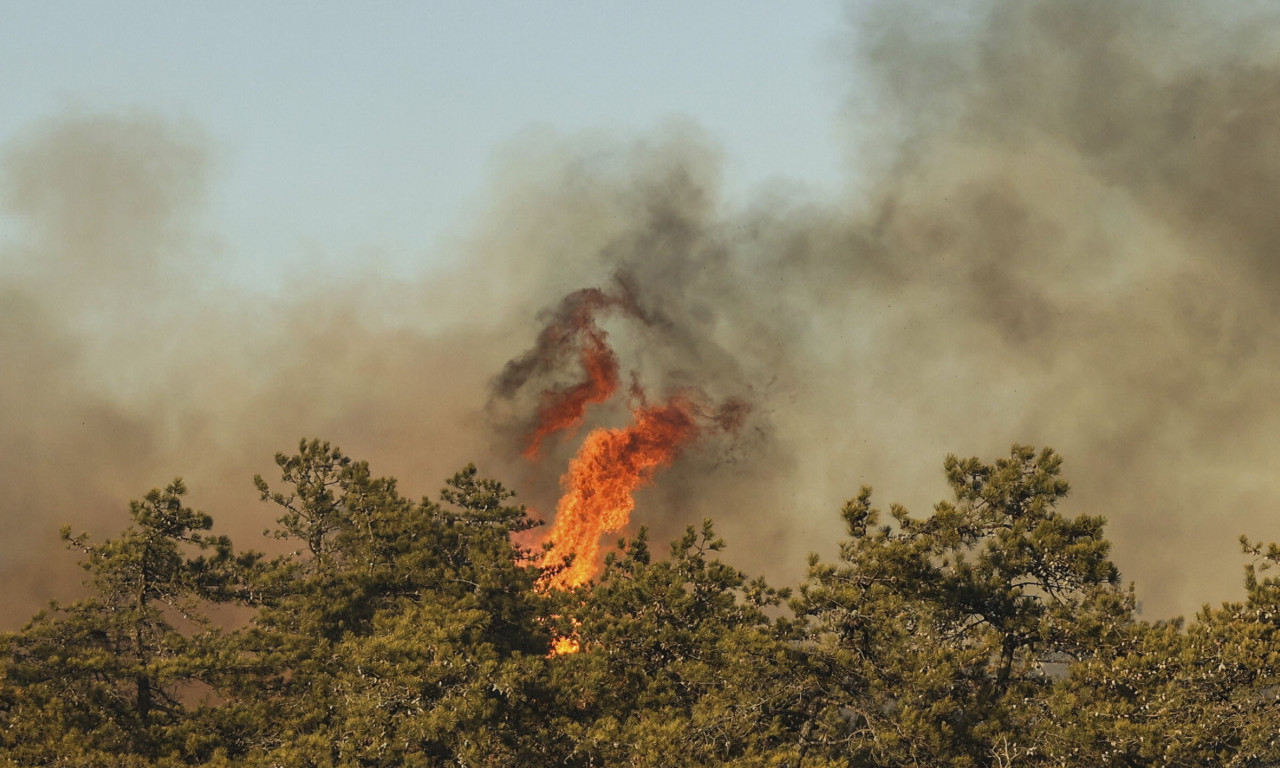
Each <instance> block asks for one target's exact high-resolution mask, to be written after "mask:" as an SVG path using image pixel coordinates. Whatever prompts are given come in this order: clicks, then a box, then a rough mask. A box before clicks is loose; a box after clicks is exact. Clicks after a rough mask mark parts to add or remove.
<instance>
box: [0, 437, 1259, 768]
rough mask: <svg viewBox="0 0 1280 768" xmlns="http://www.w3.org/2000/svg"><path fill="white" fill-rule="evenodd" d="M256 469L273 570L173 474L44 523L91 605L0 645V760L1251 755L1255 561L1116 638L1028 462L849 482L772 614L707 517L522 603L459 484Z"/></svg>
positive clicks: (1025, 452)
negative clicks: (137, 493)
mask: <svg viewBox="0 0 1280 768" xmlns="http://www.w3.org/2000/svg"><path fill="white" fill-rule="evenodd" d="M276 465H277V467H278V469H279V474H280V479H279V481H278V483H277V485H275V486H273V485H271V484H269V483H268V482H267V481H265V480H263V479H262V478H261V477H257V478H255V479H254V482H255V484H256V486H257V488H258V490H259V493H260V494H261V497H262V499H263V501H264V502H266V503H267V504H268V505H269V508H270V509H272V510H273V513H272V514H273V515H274V517H275V526H274V527H273V528H271V529H270V530H269V531H268V535H269V536H272V537H274V538H276V539H278V540H280V541H283V542H285V543H286V544H289V545H292V546H291V551H290V552H288V553H287V554H285V555H282V556H279V557H275V558H266V557H263V556H262V555H260V554H258V553H255V552H252V551H237V550H236V549H235V548H234V547H233V546H232V544H231V542H230V541H228V540H227V539H226V538H225V537H221V536H215V535H213V534H212V533H210V531H211V530H212V520H211V519H210V518H209V516H207V515H205V514H203V513H200V512H197V511H195V510H193V509H191V508H189V507H187V506H185V505H184V503H183V497H184V495H185V494H186V488H185V486H184V485H183V484H182V482H181V481H180V480H179V481H175V482H174V483H172V484H171V485H169V486H168V487H166V488H164V489H157V490H153V491H151V492H150V493H148V494H147V495H146V496H145V497H144V498H143V499H142V500H141V501H136V502H133V503H132V504H131V505H130V509H129V514H130V524H129V526H128V527H127V528H126V529H125V530H124V532H122V533H121V534H120V535H119V536H118V537H116V538H113V539H108V540H106V541H103V542H100V543H95V542H93V541H91V540H90V539H89V538H88V537H87V536H85V535H79V536H72V535H71V534H70V532H69V531H65V532H64V539H65V540H66V542H67V544H68V546H69V547H70V548H72V549H74V550H77V551H79V552H80V553H81V554H82V557H83V559H82V562H81V564H82V566H83V567H84V568H85V570H86V584H87V586H88V588H89V590H90V596H89V597H87V598H86V599H84V600H81V601H79V602H76V603H72V604H70V605H66V606H61V605H57V604H54V605H52V606H51V607H50V608H49V609H48V610H47V611H44V612H42V613H40V614H38V615H37V616H36V617H34V618H33V619H32V621H31V622H30V623H29V624H28V625H27V626H26V627H25V628H24V629H22V630H21V631H19V632H16V633H12V634H10V635H7V636H4V637H3V638H0V671H2V673H3V674H2V676H0V766H4V765H24V766H25V765H49V766H98V765H101V766H139V767H141V766H196V765H200V766H219V767H222V768H225V767H229V766H298V767H302V766H510V765H522V766H614V765H628V766H664V767H666V766H705V765H724V766H739V767H746V766H794V767H800V766H806V767H809V768H833V767H835V766H956V767H960V766H1011V765H1019V766H1080V767H1081V768H1083V767H1084V766H1204V765H1223V766H1264V765H1276V764H1280V740H1278V739H1277V736H1276V734H1277V733H1280V577H1276V576H1274V575H1272V573H1271V569H1272V568H1273V567H1275V566H1277V565H1280V547H1277V546H1276V545H1274V544H1271V545H1267V544H1262V543H1255V542H1252V541H1251V540H1248V539H1244V540H1242V547H1243V549H1244V552H1245V554H1246V556H1247V557H1249V558H1251V562H1250V563H1249V564H1247V565H1246V568H1245V578H1244V588H1245V599H1244V600H1243V601H1241V602H1235V603H1227V604H1224V605H1222V606H1220V607H1217V608H1213V607H1208V606H1206V607H1205V608H1204V609H1203V610H1202V611H1201V612H1200V613H1199V614H1197V615H1196V616H1195V617H1193V618H1192V620H1191V621H1189V622H1184V621H1182V620H1177V621H1171V622H1156V623H1148V622H1143V621H1139V620H1137V619H1136V618H1135V617H1134V615H1133V611H1132V606H1133V597H1132V593H1131V591H1129V590H1126V589H1124V588H1122V587H1121V586H1120V585H1119V576H1118V573H1117V571H1116V568H1115V566H1114V565H1113V564H1112V563H1111V561H1110V559H1109V558H1110V545H1109V543H1108V542H1107V541H1106V539H1105V537H1104V535H1103V528H1104V523H1103V520H1102V519H1101V518H1098V517H1094V516H1090V515H1087V514H1081V515H1075V516H1068V515H1066V514H1064V513H1063V512H1062V511H1060V509H1059V507H1060V505H1061V504H1062V502H1063V500H1064V499H1065V497H1066V495H1067V492H1068V486H1067V483H1066V482H1065V480H1063V479H1062V477H1061V468H1062V461H1061V459H1060V458H1059V457H1058V456H1057V454H1055V453H1054V452H1053V451H1051V450H1048V449H1044V450H1040V451H1036V450H1033V449H1031V448H1028V447H1025V446H1014V447H1013V449H1012V451H1011V452H1010V454H1009V456H1008V457H1002V458H998V459H996V460H995V461H993V462H990V463H988V462H984V461H981V460H979V459H974V458H970V459H960V458H957V457H955V456H950V457H948V458H947V459H946V461H945V463H944V470H945V472H946V477H947V480H948V482H949V484H950V486H951V491H952V494H951V496H952V498H951V499H949V500H947V501H943V502H940V503H939V504H937V505H936V506H935V508H934V510H933V513H932V514H930V515H929V516H927V517H922V518H917V517H914V516H912V515H911V514H910V513H908V512H907V511H906V510H905V509H903V508H901V507H898V506H891V507H890V508H889V512H888V514H887V515H885V514H883V513H882V512H881V511H880V510H878V509H877V508H876V507H875V506H873V504H872V501H871V491H870V489H866V488H864V489H863V490H862V492H861V493H860V494H859V495H858V496H857V497H856V498H854V499H852V500H850V501H849V502H848V503H847V504H846V505H845V506H844V508H843V510H842V512H841V514H842V517H843V519H844V522H845V524H846V527H847V532H848V536H847V538H846V539H845V540H844V541H843V542H841V545H840V555H839V558H838V560H837V561H836V562H833V563H826V562H822V561H820V560H819V559H817V558H813V559H811V560H810V565H809V571H808V574H807V576H806V578H805V579H804V581H803V582H802V583H801V585H800V586H799V588H798V590H796V592H795V594H794V596H793V595H792V594H791V593H790V591H789V590H782V589H775V588H773V587H770V586H769V585H767V584H766V583H764V582H763V581H761V580H759V579H751V578H749V577H748V576H747V575H746V574H744V573H742V572H741V571H739V570H737V569H736V568H734V567H732V566H730V565H728V564H727V563H725V562H723V561H722V560H720V559H719V557H720V553H721V551H722V549H723V548H724V542H723V541H722V540H720V539H719V538H718V537H717V536H716V535H715V532H714V529H713V527H712V525H711V523H710V521H707V522H705V523H704V524H703V525H702V526H701V528H696V529H695V528H690V529H689V530H688V531H687V532H686V534H685V535H684V536H683V537H681V538H680V539H679V540H677V541H675V542H673V544H672V546H671V550H670V553H669V555H668V556H667V557H665V558H655V557H654V556H653V555H652V553H651V552H650V548H649V541H648V537H647V534H646V532H645V531H644V530H643V529H641V530H640V532H639V533H638V534H637V535H636V536H635V537H634V538H632V539H631V540H630V541H624V542H622V549H621V553H620V554H617V555H613V556H611V557H609V558H608V559H607V561H606V564H605V568H604V571H603V573H602V575H601V576H600V578H599V579H598V580H597V581H596V582H594V583H592V584H589V585H587V586H584V587H581V588H578V589H575V590H571V591H567V592H548V591H546V589H545V587H544V586H543V584H544V582H542V581H540V577H542V576H543V575H544V574H543V571H542V570H541V569H539V568H537V567H536V566H534V565H533V563H535V562H536V561H537V558H536V556H535V553H533V552H530V551H528V550H526V549H524V548H522V547H521V546H518V545H517V544H516V543H514V540H513V536H514V535H515V534H519V533H522V532H524V531H527V530H529V529H530V528H531V527H532V526H533V525H535V523H534V522H533V521H531V520H530V519H529V517H528V516H527V514H526V511H525V509H524V508H523V507H521V506H518V505H515V504H513V503H512V498H513V494H512V492H511V491H510V490H508V489H506V488H505V487H504V486H503V485H502V484H501V483H499V482H497V481H495V480H490V479H486V478H483V477H481V476H480V474H479V472H478V471H477V470H476V468H475V467H474V466H469V467H466V468H464V469H463V470H462V471H460V472H458V473H457V474H455V475H454V476H453V477H451V478H449V480H448V481H447V482H446V485H445V487H444V488H443V489H442V490H441V492H440V493H439V496H438V499H437V500H432V499H430V498H423V499H421V500H419V501H416V502H415V501H411V500H409V499H406V498H404V497H403V496H401V495H400V493H399V492H398V490H397V488H396V482H395V480H393V479H391V478H382V477H375V476H374V475H373V473H372V472H371V471H370V469H369V467H368V465H367V464H366V463H364V462H358V461H354V460H352V459H350V458H349V457H347V456H345V455H344V454H343V453H342V452H341V451H340V450H338V449H337V448H335V447H332V446H330V445H329V444H327V443H323V442H320V441H315V440H312V441H302V442H301V443H299V446H298V451H297V453H295V454H292V455H285V454H280V455H278V456H277V457H276ZM225 604H236V605H240V606H242V608H240V609H239V613H235V614H227V613H226V612H225V611H224V612H222V613H221V614H220V615H224V616H234V617H238V621H237V622H236V623H234V625H233V626H225V627H219V626H215V624H214V623H213V622H211V621H210V620H209V619H208V618H207V616H208V615H209V613H210V611H209V609H210V607H212V606H215V605H225ZM227 621H230V619H228V620H227ZM553 637H572V638H573V639H574V641H575V642H576V643H577V645H578V650H577V652H575V653H568V654H559V655H554V654H552V653H550V651H551V648H552V638H553Z"/></svg>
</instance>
